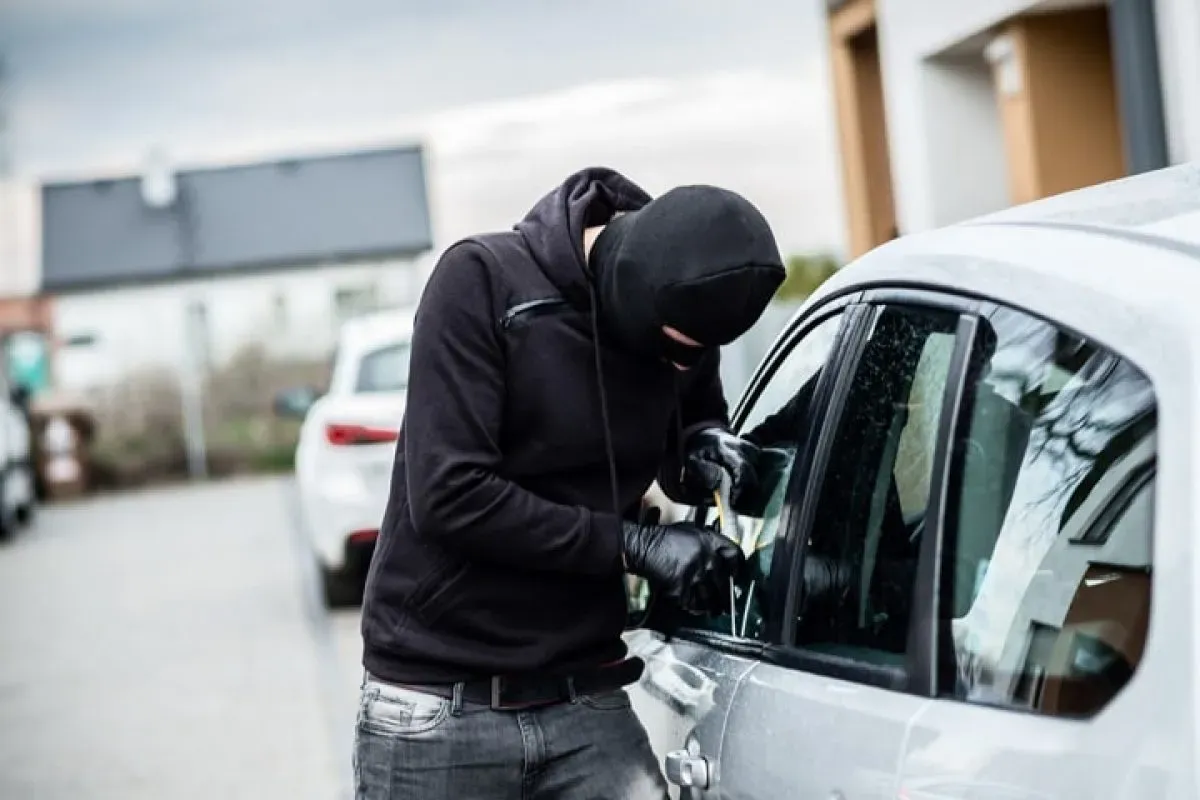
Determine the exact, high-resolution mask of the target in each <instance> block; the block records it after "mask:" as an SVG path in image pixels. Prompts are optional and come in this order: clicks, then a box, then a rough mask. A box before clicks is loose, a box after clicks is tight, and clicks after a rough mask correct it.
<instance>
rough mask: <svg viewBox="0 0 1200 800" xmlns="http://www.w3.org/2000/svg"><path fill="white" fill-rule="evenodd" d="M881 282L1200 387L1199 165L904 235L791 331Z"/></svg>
mask: <svg viewBox="0 0 1200 800" xmlns="http://www.w3.org/2000/svg"><path fill="white" fill-rule="evenodd" d="M877 286H899V287H913V288H928V289H934V290H939V291H948V292H953V293H960V294H968V295H975V296H978V297H983V298H987V299H991V300H994V301H996V302H999V303H1001V304H1005V305H1009V306H1012V307H1015V308H1020V309H1023V310H1026V311H1028V312H1031V313H1033V314H1035V315H1037V316H1041V317H1044V318H1046V319H1049V320H1052V321H1054V322H1055V323H1057V324H1059V325H1062V326H1065V327H1067V328H1069V329H1071V330H1074V331H1076V332H1078V333H1080V334H1082V335H1084V336H1086V337H1088V338H1091V339H1094V340H1095V341H1097V342H1098V343H1101V344H1105V345H1107V346H1108V347H1110V348H1111V349H1114V350H1115V351H1117V352H1118V353H1120V354H1121V355H1123V356H1125V357H1126V358H1128V359H1130V360H1131V361H1133V362H1134V363H1135V364H1137V365H1138V366H1139V367H1141V368H1142V369H1143V370H1144V371H1146V372H1147V374H1149V375H1150V376H1151V377H1152V378H1154V379H1156V380H1159V379H1162V380H1168V379H1169V380H1170V381H1172V382H1176V381H1186V382H1188V383H1190V382H1191V381H1192V379H1193V377H1194V378H1195V379H1196V380H1197V391H1200V369H1197V370H1195V372H1194V374H1189V373H1193V371H1192V369H1191V368H1190V364H1191V363H1192V362H1195V363H1197V364H1200V314H1197V313H1196V306H1197V298H1200V165H1198V164H1188V165H1182V166H1179V167H1171V168H1167V169H1164V170H1159V171H1156V172H1153V173H1147V174H1143V175H1138V176H1133V177H1130V178H1124V179H1121V180H1117V181H1113V182H1111V183H1107V184H1103V185H1100V186H1095V187H1090V188H1087V189H1081V190H1078V191H1075V192H1070V193H1067V194H1063V195H1059V196H1056V197H1052V198H1048V199H1045V200H1040V201H1036V202H1034V203H1029V204H1027V205H1023V206H1017V207H1014V208H1010V209H1006V210H1004V211H1000V212H997V213H994V214H989V215H986V216H981V217H977V218H975V219H971V220H968V221H965V222H960V223H956V224H953V225H948V226H945V227H942V228H937V229H934V230H930V231H923V232H918V233H911V234H907V235H905V236H901V237H899V238H897V239H894V240H892V241H891V242H889V243H887V244H885V245H882V246H880V247H877V248H875V249H874V250H872V251H871V252H869V253H867V254H866V255H864V256H862V257H860V258H858V259H856V260H855V261H853V262H851V263H850V264H848V265H846V267H844V268H843V269H840V270H838V271H837V272H836V273H835V274H834V275H833V276H832V277H830V278H829V279H828V280H827V281H825V282H824V283H823V284H822V285H821V286H820V287H819V288H818V289H817V291H816V292H814V293H813V295H812V296H811V297H809V299H808V300H807V301H805V303H804V304H803V306H802V307H801V308H800V309H799V310H798V311H797V313H796V314H795V316H794V317H793V323H794V322H796V321H798V320H799V319H800V318H802V317H805V316H807V314H808V313H809V311H810V310H811V309H812V308H813V306H814V305H817V304H820V303H822V302H824V301H825V300H826V299H828V298H830V297H831V296H833V295H843V294H846V293H850V292H854V291H856V290H861V289H869V288H872V287H877ZM788 328H791V325H789V326H788ZM786 330H787V328H785V331H786ZM782 335H786V332H781V336H782Z"/></svg>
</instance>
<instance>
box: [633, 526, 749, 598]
mask: <svg viewBox="0 0 1200 800" xmlns="http://www.w3.org/2000/svg"><path fill="white" fill-rule="evenodd" d="M621 534H622V552H623V554H624V557H625V568H626V569H627V570H628V571H629V572H632V573H633V574H635V575H640V576H642V577H643V578H646V579H647V580H648V581H650V583H651V584H652V585H653V586H654V588H655V589H657V590H658V591H660V592H662V593H663V594H664V595H665V596H666V597H668V598H669V599H671V600H672V601H674V602H675V603H677V604H678V605H679V606H680V607H681V608H683V609H684V610H687V611H691V612H695V613H711V614H721V613H724V612H726V611H729V610H730V609H729V580H730V579H731V578H733V579H734V580H737V579H738V578H739V577H740V576H741V573H742V570H743V569H744V568H745V557H744V556H743V555H742V551H741V549H740V548H739V547H738V546H737V545H735V544H734V543H733V542H731V541H729V540H728V539H726V538H725V537H724V536H721V535H720V534H718V533H715V532H713V531H710V530H708V529H707V528H701V527H699V526H698V525H694V524H692V523H690V522H676V523H674V524H673V525H652V524H639V523H636V522H629V521H623V522H622V523H621Z"/></svg>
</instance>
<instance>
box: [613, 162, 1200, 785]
mask: <svg viewBox="0 0 1200 800" xmlns="http://www.w3.org/2000/svg"><path fill="white" fill-rule="evenodd" d="M1198 297H1200V167H1197V166H1194V165H1193V166H1185V167H1178V168H1173V169H1169V170H1164V171H1160V172H1157V173H1153V174H1149V175H1143V176H1139V177H1135V178H1130V179H1126V180H1123V181H1118V182H1115V183H1112V184H1106V185H1104V186H1100V187H1095V188H1092V189H1087V190H1083V191H1080V192H1075V193H1071V194H1067V195H1062V196H1059V197H1056V198H1052V199H1049V200H1045V201H1041V202H1038V203H1035V204H1032V205H1028V206H1023V207H1018V208H1014V209H1011V210H1008V211H1005V212H1002V213H999V214H996V215H993V216H990V217H987V218H984V219H980V220H977V221H974V222H971V223H966V224H962V225H956V226H953V227H949V228H945V229H942V230H938V231H934V232H929V233H922V234H917V235H911V236H907V237H904V238H902V239H899V240H897V241H894V242H892V243H891V244H888V245H886V246H884V247H882V248H880V249H878V250H876V251H874V252H873V253H871V254H868V255H867V256H865V257H864V258H862V259H859V260H858V261H856V262H855V263H853V264H851V265H849V266H847V267H846V268H845V269H843V270H841V271H839V273H838V274H837V275H836V276H835V277H834V278H832V279H831V280H830V281H829V282H828V283H827V284H826V285H824V286H823V287H822V288H821V289H820V291H819V292H818V293H817V295H816V296H814V297H812V298H811V299H810V300H809V301H808V302H807V303H806V304H805V306H804V307H803V308H802V309H801V310H800V311H799V312H798V314H797V315H796V316H795V318H794V319H793V320H792V321H791V323H790V324H789V325H788V326H787V328H786V329H785V330H784V331H783V332H782V334H781V335H780V337H779V338H778V340H777V341H776V343H775V345H774V347H773V349H772V351H771V352H770V354H769V355H768V356H767V357H766V359H765V360H764V361H763V363H762V364H761V365H760V367H759V369H758V371H757V373H756V375H755V377H754V378H753V380H752V381H751V383H750V385H749V387H748V388H747V390H746V392H745V395H744V396H743V398H742V399H741V401H740V403H739V404H738V406H737V408H736V410H735V413H734V425H735V428H736V429H737V430H738V431H740V432H741V433H743V434H746V435H749V436H751V437H752V438H753V439H755V440H756V441H757V442H758V443H759V444H760V445H761V446H762V447H763V457H762V463H760V465H759V470H758V472H759V478H760V480H759V486H758V490H757V491H756V492H754V493H753V494H755V495H756V496H754V497H747V498H743V499H742V500H741V501H740V502H739V503H738V507H737V508H735V509H734V510H733V511H734V512H735V513H734V514H731V517H732V516H736V520H733V521H734V522H736V524H737V526H738V529H739V532H738V533H737V534H736V535H737V536H738V537H739V539H740V540H741V542H742V545H743V548H744V550H745V552H746V553H747V554H748V555H749V556H750V563H751V567H752V568H751V569H750V571H749V573H748V574H747V575H746V576H745V578H744V579H743V580H742V581H740V582H739V585H736V586H731V587H730V591H731V593H732V596H733V601H734V605H735V610H734V613H732V614H727V615H724V616H721V617H697V616H690V615H687V614H684V613H682V612H679V611H678V610H676V609H673V608H671V607H669V606H668V605H667V604H666V603H665V602H660V601H657V600H656V599H655V598H654V596H653V593H650V594H649V600H648V605H647V604H643V605H641V606H640V607H639V608H637V609H635V610H634V611H635V613H634V620H633V624H632V625H631V630H630V631H629V632H627V635H626V638H627V641H628V643H629V646H630V649H631V651H632V652H633V654H635V655H639V656H641V657H642V658H643V659H644V660H645V662H646V671H645V673H644V675H643V677H642V679H641V681H640V682H639V683H638V684H637V685H636V686H634V687H631V696H632V699H633V703H634V706H635V708H636V709H637V711H638V713H639V715H640V717H641V718H642V720H643V722H644V723H645V726H646V728H647V730H648V732H649V734H650V737H651V740H652V743H653V745H654V748H655V750H656V752H657V753H658V755H659V757H660V758H661V759H662V763H663V766H664V770H665V772H666V774H667V776H668V778H669V780H670V781H671V782H672V783H673V784H674V785H675V787H676V789H675V791H677V792H678V793H679V796H681V797H693V798H739V799H740V800H767V799H768V798H770V799H771V800H777V799H778V798H802V799H803V800H839V799H840V800H883V798H887V799H888V800H918V799H921V800H931V799H932V798H939V799H941V798H956V799H957V800H965V799H967V798H971V799H972V800H1002V799H1003V800H1015V799H1016V798H1022V799H1023V800H1035V799H1037V800H1042V799H1043V798H1055V799H1056V800H1066V799H1067V798H1079V799H1080V800H1084V799H1085V798H1087V799H1092V798H1147V799H1148V800H1149V799H1150V798H1153V799H1154V800H1163V799H1164V798H1189V799H1192V798H1197V797H1200V788H1198V773H1197V768H1196V767H1195V762H1196V759H1195V754H1196V753H1197V746H1198V743H1200V742H1198V738H1197V720H1198V714H1197V703H1198V700H1200V694H1198V693H1197V691H1196V689H1195V685H1196V680H1195V675H1196V674H1197V668H1198V667H1200V663H1198V661H1200V637H1198V636H1197V634H1196V633H1195V632H1196V630H1197V628H1198V627H1200V625H1198V623H1200V618H1198V617H1200V602H1198V601H1200V592H1198V591H1197V586H1198V585H1200V583H1198V581H1197V580H1196V578H1197V574H1198V570H1200V559H1197V557H1196V553H1197V548H1196V545H1195V543H1196V541H1197V534H1200V493H1198V492H1196V490H1195V487H1196V486H1197V482H1198V478H1200V475H1198V474H1197V472H1196V469H1197V456H1198V455H1200V428H1198V427H1197V425H1195V424H1194V422H1195V421H1196V409H1197V408H1200V370H1198V366H1200V360H1198V356H1200V314H1198V313H1197V312H1196V308H1197V298H1198ZM1160 431H1162V432H1165V433H1166V434H1167V435H1166V436H1164V437H1163V438H1162V439H1161V440H1160V439H1159V438H1158V433H1159V432H1160ZM1160 454H1161V456H1162V463H1163V467H1164V470H1163V474H1162V475H1159V474H1158V458H1159V455H1160ZM1160 478H1161V480H1160ZM693 513H694V514H695V516H696V517H697V518H698V519H699V520H700V521H702V522H704V523H706V524H712V525H717V524H719V522H720V520H718V519H717V518H716V515H715V514H714V511H713V509H696V510H694V511H693ZM729 521H730V520H726V522H729ZM631 596H633V597H643V598H644V597H645V593H638V592H635V593H633V594H632V595H631Z"/></svg>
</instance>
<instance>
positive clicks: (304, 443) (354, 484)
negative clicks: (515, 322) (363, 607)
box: [276, 310, 413, 607]
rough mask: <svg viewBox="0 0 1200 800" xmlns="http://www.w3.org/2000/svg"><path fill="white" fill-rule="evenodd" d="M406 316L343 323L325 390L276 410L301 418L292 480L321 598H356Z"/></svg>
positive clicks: (387, 458) (387, 469) (282, 400)
mask: <svg viewBox="0 0 1200 800" xmlns="http://www.w3.org/2000/svg"><path fill="white" fill-rule="evenodd" d="M412 322H413V321H412V315H411V313H409V312H407V311H400V310H395V311H380V312H375V313H372V314H369V315H364V316H361V317H355V318H353V319H351V320H348V321H347V322H345V323H344V324H343V326H342V329H341V332H340V334H339V337H338V343H337V349H336V352H335V355H334V359H333V368H332V376H331V378H330V382H329V389H328V391H327V392H326V393H324V394H323V395H320V396H318V393H317V392H316V391H314V390H311V389H294V390H291V391H289V392H285V393H283V394H281V395H280V396H279V397H278V398H277V399H276V411H277V413H279V414H282V415H291V416H297V417H302V418H303V420H304V422H303V424H302V426H301V428H300V438H299V442H298V444H297V446H296V458H295V478H296V489H297V494H298V500H299V511H300V519H301V524H302V525H303V527H304V529H305V531H306V532H307V534H308V536H309V537H310V540H311V541H312V545H313V552H314V554H315V556H316V559H317V564H318V567H319V570H320V574H321V582H322V588H323V590H324V596H325V602H326V604H327V605H328V606H330V607H339V606H347V605H354V604H357V603H360V602H362V592H363V587H364V583H365V581H366V574H367V567H368V566H369V565H370V562H371V555H372V553H374V550H375V541H376V539H377V538H378V536H379V526H380V523H381V522H382V520H383V511H384V507H385V506H386V504H387V495H388V489H389V487H390V484H391V475H392V462H393V459H394V456H395V449H396V441H397V437H398V434H399V430H400V422H401V419H402V418H403V415H404V402H405V396H406V387H407V383H408V365H409V343H410V338H411V336H412Z"/></svg>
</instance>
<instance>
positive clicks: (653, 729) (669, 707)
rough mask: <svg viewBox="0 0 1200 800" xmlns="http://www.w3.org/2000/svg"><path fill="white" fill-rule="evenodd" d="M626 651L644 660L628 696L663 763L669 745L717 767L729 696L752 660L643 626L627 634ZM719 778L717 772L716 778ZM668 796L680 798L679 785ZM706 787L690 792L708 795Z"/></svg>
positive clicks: (696, 794)
mask: <svg viewBox="0 0 1200 800" xmlns="http://www.w3.org/2000/svg"><path fill="white" fill-rule="evenodd" d="M626 643H627V644H628V646H629V654H630V656H637V657H640V658H642V659H643V660H644V661H645V662H646V670H645V672H644V673H643V675H642V678H641V680H640V681H638V683H636V684H634V685H633V686H631V687H629V695H630V701H631V703H632V704H633V708H634V711H635V712H636V713H637V715H638V717H639V719H641V721H642V724H643V725H644V726H645V727H646V731H647V733H648V734H649V736H650V741H651V743H652V746H654V748H655V755H656V756H657V757H658V760H659V762H660V763H662V762H663V761H664V760H665V759H666V756H667V753H668V752H669V751H670V750H677V749H685V750H689V751H690V752H691V754H692V755H700V756H704V757H706V758H707V759H708V760H709V761H710V763H712V764H713V765H714V766H716V767H717V768H718V769H719V765H720V764H721V763H722V762H721V758H720V756H721V753H720V747H721V741H722V738H723V733H724V729H725V721H726V716H727V715H728V713H729V708H730V701H731V700H732V698H733V695H734V693H735V691H736V689H737V685H738V682H739V681H740V680H741V679H742V677H743V676H744V675H745V674H746V672H747V671H748V670H749V669H750V668H751V667H753V666H754V663H755V662H754V661H753V660H751V659H749V658H745V657H739V656H736V655H731V654H727V653H722V652H719V651H716V650H713V649H710V648H707V647H705V646H703V645H700V644H696V643H694V642H688V641H686V640H679V639H676V640H670V641H668V640H667V639H666V638H665V637H663V636H662V635H661V634H658V633H654V632H651V631H647V630H637V631H631V632H629V633H628V634H626ZM714 782H716V783H719V775H718V776H715V777H714ZM672 792H673V794H672V796H673V797H679V794H678V789H676V788H673V789H672ZM707 796H709V795H707V794H706V793H704V792H699V793H694V794H693V795H692V797H694V798H702V797H707Z"/></svg>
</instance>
